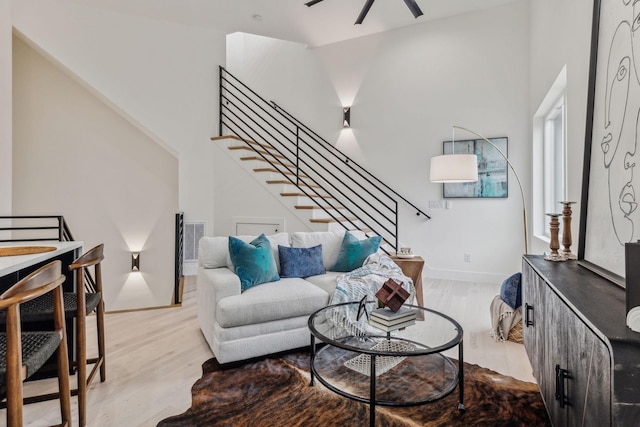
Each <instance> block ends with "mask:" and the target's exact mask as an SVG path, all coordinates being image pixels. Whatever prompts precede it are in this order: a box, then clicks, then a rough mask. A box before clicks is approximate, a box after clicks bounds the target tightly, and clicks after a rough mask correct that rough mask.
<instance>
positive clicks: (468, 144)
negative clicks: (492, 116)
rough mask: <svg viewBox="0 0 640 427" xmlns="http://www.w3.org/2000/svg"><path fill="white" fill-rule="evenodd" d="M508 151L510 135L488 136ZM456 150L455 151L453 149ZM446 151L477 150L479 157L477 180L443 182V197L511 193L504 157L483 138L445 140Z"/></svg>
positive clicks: (478, 196)
mask: <svg viewBox="0 0 640 427" xmlns="http://www.w3.org/2000/svg"><path fill="white" fill-rule="evenodd" d="M489 140H490V141H491V142H493V143H494V144H495V145H496V146H497V147H498V148H499V149H500V150H502V152H503V153H504V154H505V155H507V156H508V153H507V142H508V138H507V137H500V138H489ZM454 151H455V152H454ZM443 153H444V154H475V155H476V156H477V157H478V181H477V182H464V183H456V184H450V183H445V184H443V197H444V198H506V197H509V170H508V166H507V161H506V160H505V158H504V157H502V155H501V154H500V152H498V150H496V149H495V148H494V147H492V146H491V145H490V144H488V143H487V142H486V141H484V140H482V139H464V140H459V141H444V143H443Z"/></svg>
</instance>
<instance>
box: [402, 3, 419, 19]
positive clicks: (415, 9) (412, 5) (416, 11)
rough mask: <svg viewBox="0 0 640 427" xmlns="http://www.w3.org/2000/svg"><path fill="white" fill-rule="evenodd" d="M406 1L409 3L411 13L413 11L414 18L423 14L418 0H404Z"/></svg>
mask: <svg viewBox="0 0 640 427" xmlns="http://www.w3.org/2000/svg"><path fill="white" fill-rule="evenodd" d="M404 3H405V4H406V5H407V7H408V8H409V10H410V11H411V13H413V17H414V18H417V17H418V16H420V15H422V11H421V10H420V8H419V7H418V5H417V4H416V0H404Z"/></svg>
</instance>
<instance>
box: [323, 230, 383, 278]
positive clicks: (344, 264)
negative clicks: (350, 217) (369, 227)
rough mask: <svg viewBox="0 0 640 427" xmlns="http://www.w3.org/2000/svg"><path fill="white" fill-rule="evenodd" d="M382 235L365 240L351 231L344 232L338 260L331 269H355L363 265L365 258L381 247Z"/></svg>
mask: <svg viewBox="0 0 640 427" xmlns="http://www.w3.org/2000/svg"><path fill="white" fill-rule="evenodd" d="M381 241H382V237H380V236H373V237H369V238H367V239H364V240H358V238H357V237H356V236H354V235H353V234H351V233H350V232H348V231H347V232H346V233H345V234H344V238H343V239H342V244H341V246H340V253H339V255H338V260H337V262H336V263H335V264H334V265H333V266H332V267H331V268H330V269H329V270H331V271H345V272H346V271H353V270H355V269H356V268H359V267H362V264H363V263H364V260H365V259H367V257H368V256H369V255H371V254H374V253H376V251H377V250H378V248H379V247H380V242H381Z"/></svg>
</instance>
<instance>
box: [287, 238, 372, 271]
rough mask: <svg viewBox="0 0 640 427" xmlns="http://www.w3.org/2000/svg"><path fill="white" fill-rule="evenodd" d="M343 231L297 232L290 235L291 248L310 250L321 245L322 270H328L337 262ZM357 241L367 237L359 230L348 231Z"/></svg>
mask: <svg viewBox="0 0 640 427" xmlns="http://www.w3.org/2000/svg"><path fill="white" fill-rule="evenodd" d="M344 233H345V232H344V230H341V231H312V232H308V231H298V232H295V233H291V247H292V248H311V247H313V246H316V245H322V264H323V265H324V268H325V269H327V270H329V269H330V268H331V267H333V266H334V265H335V263H336V262H337V261H338V255H339V254H340V247H341V246H342V239H344ZM350 233H351V234H353V235H354V236H356V237H357V238H358V240H362V239H365V238H366V237H367V236H366V235H365V234H364V233H363V232H362V231H359V230H354V231H350Z"/></svg>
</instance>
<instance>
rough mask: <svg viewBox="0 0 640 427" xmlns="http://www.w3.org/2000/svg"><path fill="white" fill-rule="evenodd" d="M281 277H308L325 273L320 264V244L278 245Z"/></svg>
mask: <svg viewBox="0 0 640 427" xmlns="http://www.w3.org/2000/svg"><path fill="white" fill-rule="evenodd" d="M278 254H279V255H280V275H281V277H309V276H315V275H317V274H324V273H326V271H325V269H324V265H323V264H322V245H318V246H314V247H312V248H289V247H287V246H280V245H278Z"/></svg>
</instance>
